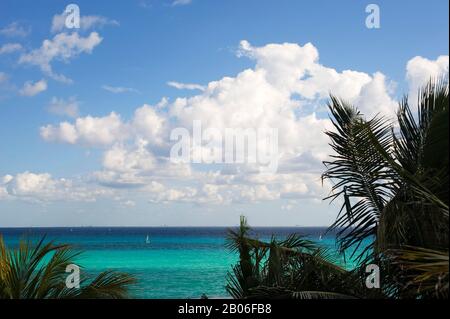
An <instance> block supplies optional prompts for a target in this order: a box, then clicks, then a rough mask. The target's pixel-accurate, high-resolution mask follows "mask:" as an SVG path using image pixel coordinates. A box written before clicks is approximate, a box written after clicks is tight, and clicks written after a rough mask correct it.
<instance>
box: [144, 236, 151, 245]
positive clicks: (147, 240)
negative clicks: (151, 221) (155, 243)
mask: <svg viewBox="0 0 450 319" xmlns="http://www.w3.org/2000/svg"><path fill="white" fill-rule="evenodd" d="M145 243H146V244H150V237H148V235H147V237H146V238H145Z"/></svg>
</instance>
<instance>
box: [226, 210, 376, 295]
mask: <svg viewBox="0 0 450 319" xmlns="http://www.w3.org/2000/svg"><path fill="white" fill-rule="evenodd" d="M250 231H251V229H250V227H249V226H248V224H247V221H246V219H245V217H241V221H240V227H239V228H238V229H237V230H235V229H230V230H229V233H228V238H227V247H228V248H229V249H231V250H232V251H235V252H238V253H239V262H238V263H237V264H236V265H235V266H233V268H232V272H230V273H229V274H228V276H227V285H226V289H227V291H228V293H229V294H230V295H231V296H232V297H233V298H294V299H324V298H333V299H335V298H359V297H361V296H363V295H365V294H366V293H367V291H366V289H365V288H364V287H363V285H362V283H363V281H362V280H361V277H360V274H359V273H358V272H353V271H348V270H346V269H345V268H343V267H342V266H339V265H338V264H337V263H336V260H335V258H334V256H333V255H332V254H330V253H329V252H328V251H327V250H326V249H324V248H321V247H319V246H318V245H317V244H315V243H313V242H312V241H310V240H307V239H305V238H303V237H301V236H299V235H296V234H293V235H290V236H288V237H287V238H285V239H282V240H278V239H277V238H275V237H272V239H271V240H270V242H264V241H261V240H258V239H257V238H254V237H252V236H250Z"/></svg>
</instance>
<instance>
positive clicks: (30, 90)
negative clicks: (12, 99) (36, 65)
mask: <svg viewBox="0 0 450 319" xmlns="http://www.w3.org/2000/svg"><path fill="white" fill-rule="evenodd" d="M45 90H47V81H46V80H44V79H42V80H39V81H36V82H32V81H27V82H25V84H24V85H23V88H22V89H21V90H20V92H19V93H20V94H21V95H23V96H35V95H37V94H39V93H41V92H44V91H45Z"/></svg>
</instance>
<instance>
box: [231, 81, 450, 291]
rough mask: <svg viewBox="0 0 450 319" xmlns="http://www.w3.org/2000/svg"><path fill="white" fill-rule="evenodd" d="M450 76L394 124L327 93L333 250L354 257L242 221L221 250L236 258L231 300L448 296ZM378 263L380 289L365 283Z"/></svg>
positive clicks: (404, 104) (403, 109)
mask: <svg viewBox="0 0 450 319" xmlns="http://www.w3.org/2000/svg"><path fill="white" fill-rule="evenodd" d="M448 93H449V88H448V76H447V77H446V78H444V79H441V80H437V81H430V82H429V83H428V84H427V85H426V86H425V87H424V88H423V89H421V90H419V94H418V100H417V114H413V112H412V111H411V106H410V101H409V100H408V98H407V97H405V98H404V99H403V100H402V101H401V103H400V106H399V110H398V113H397V122H395V121H394V120H393V119H386V118H384V117H382V116H380V115H377V116H375V117H373V118H370V119H367V118H365V117H364V115H363V114H361V113H360V112H359V110H358V109H357V108H356V107H354V106H352V105H350V104H349V103H347V102H345V101H343V100H340V99H339V98H337V97H334V96H331V99H330V102H329V104H328V107H329V110H330V113H331V121H332V123H333V124H334V129H333V130H330V131H328V132H326V134H327V135H328V136H329V137H330V139H331V144H330V145H331V147H332V149H333V150H334V154H333V155H331V160H330V161H326V162H325V163H324V164H325V166H326V171H325V173H324V174H323V175H322V178H323V179H324V180H330V181H331V182H332V183H333V186H332V193H331V195H330V196H329V197H327V199H330V200H331V201H341V203H342V206H341V210H340V212H339V214H338V217H337V219H336V221H335V222H334V223H333V225H332V226H331V227H330V228H329V231H330V232H333V233H336V237H337V243H338V247H339V248H340V249H339V252H340V253H341V254H342V255H343V256H344V259H345V256H346V255H347V254H350V257H351V258H352V259H354V260H356V262H357V267H356V268H355V269H354V270H352V271H348V270H346V269H344V268H342V267H341V266H339V265H337V264H335V260H333V259H332V258H330V256H329V254H328V253H327V251H326V250H324V249H323V248H320V247H318V246H317V245H315V244H314V243H312V242H310V241H307V240H305V239H303V238H301V237H299V236H297V235H291V236H290V237H288V238H287V239H286V240H281V241H279V240H277V239H276V238H272V240H271V241H270V242H268V243H266V242H262V241H259V240H257V239H255V238H251V237H250V236H249V232H250V228H249V227H248V225H247V223H246V220H245V218H241V225H240V228H239V229H238V230H230V233H229V238H228V247H229V248H230V249H231V250H233V251H237V252H239V256H240V260H239V263H238V264H237V265H235V266H234V267H233V269H232V272H231V273H229V274H228V283H227V286H226V289H227V290H228V292H229V293H230V294H231V296H233V297H234V298H252V297H268V298H301V299H314V298H355V297H356V298H421V299H424V298H448V288H449V260H448V256H449V252H448V247H449V238H448V234H449V214H448V203H449V174H448V168H449V161H448V160H449V154H448V136H449V127H448V125H449V113H448V108H449V100H448ZM368 264H376V265H378V266H379V269H380V270H381V289H366V287H365V285H364V283H365V279H366V275H367V274H366V273H365V270H366V266H367V265H368Z"/></svg>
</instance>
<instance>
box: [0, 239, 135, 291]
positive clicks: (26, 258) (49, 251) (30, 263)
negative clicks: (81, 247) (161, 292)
mask: <svg viewBox="0 0 450 319" xmlns="http://www.w3.org/2000/svg"><path fill="white" fill-rule="evenodd" d="M79 256H80V252H79V251H76V250H74V248H73V247H72V246H70V245H61V244H55V243H54V242H53V241H49V242H46V241H45V238H42V239H41V240H40V241H39V242H38V243H37V244H36V245H33V243H32V242H31V241H29V240H27V241H25V240H22V241H21V242H20V244H19V246H18V248H16V249H8V247H7V246H6V245H5V242H4V241H3V239H2V237H1V236H0V299H55V298H56V299H66V298H70V299H73V298H82V299H91V298H107V299H119V298H126V297H128V296H129V288H130V286H131V285H132V284H134V283H135V282H136V280H135V278H134V277H132V276H131V275H128V274H125V273H120V272H114V271H105V272H102V273H100V274H99V275H98V276H97V277H95V278H93V279H89V278H88V277H87V276H83V278H84V279H83V278H82V279H81V280H80V288H68V287H67V286H66V278H67V276H68V275H69V273H66V267H67V266H68V265H71V264H75V261H76V258H77V257H79Z"/></svg>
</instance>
